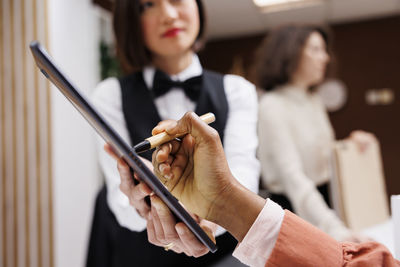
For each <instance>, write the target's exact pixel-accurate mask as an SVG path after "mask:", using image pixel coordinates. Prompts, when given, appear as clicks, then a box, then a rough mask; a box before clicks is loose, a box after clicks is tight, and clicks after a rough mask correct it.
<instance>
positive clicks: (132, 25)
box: [113, 0, 206, 73]
mask: <svg viewBox="0 0 400 267" xmlns="http://www.w3.org/2000/svg"><path fill="white" fill-rule="evenodd" d="M196 3H197V6H198V10H199V19H200V30H199V34H198V35H197V38H196V41H195V43H194V44H193V50H194V51H195V52H197V51H198V50H200V49H201V48H202V46H203V44H204V42H205V41H204V39H205V38H204V33H205V23H206V22H205V13H204V8H203V3H202V2H201V0H196ZM140 15H141V10H140V1H139V0H116V1H115V4H114V9H113V27H114V34H115V39H116V43H117V56H118V59H119V61H120V64H121V67H122V69H123V70H124V72H125V73H131V72H132V71H136V70H140V69H142V68H143V67H144V66H146V65H148V64H149V63H150V62H151V54H150V51H149V50H148V49H147V48H146V45H145V43H144V40H143V33H142V27H141V22H140Z"/></svg>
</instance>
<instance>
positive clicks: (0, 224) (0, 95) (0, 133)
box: [0, 2, 6, 266]
mask: <svg viewBox="0 0 400 267" xmlns="http://www.w3.org/2000/svg"><path fill="white" fill-rule="evenodd" d="M3 19H4V17H3V2H0V147H1V149H0V177H1V181H0V183H1V189H0V214H1V219H0V232H1V236H2V240H1V241H0V264H1V265H2V266H5V265H6V258H5V257H6V256H5V255H6V251H5V248H6V246H5V238H4V235H5V232H6V228H5V226H6V224H5V218H6V216H5V215H6V214H5V203H6V202H5V162H4V161H5V155H4V154H5V150H4V144H5V136H4V120H5V119H4V114H5V109H4V80H5V78H4V59H3V46H4V45H3V40H4V34H3V25H4V23H3Z"/></svg>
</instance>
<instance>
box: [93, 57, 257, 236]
mask: <svg viewBox="0 0 400 267" xmlns="http://www.w3.org/2000/svg"><path fill="white" fill-rule="evenodd" d="M202 72H203V69H202V67H201V64H200V61H199V59H198V57H197V55H194V56H193V59H192V63H191V64H190V66H189V67H188V68H186V69H185V70H183V71H182V72H181V73H179V74H177V75H173V76H171V79H172V80H180V81H184V80H186V79H189V78H191V77H194V76H198V75H200V74H201V73H202ZM154 74H155V69H154V67H146V68H144V70H143V76H144V81H145V83H146V85H147V87H148V88H149V90H151V88H152V84H153V77H154ZM223 83H224V89H225V94H226V97H227V101H228V106H229V111H228V117H227V122H226V127H225V131H224V140H223V141H224V149H225V154H226V157H227V161H228V164H229V167H230V169H231V171H232V173H233V175H234V176H235V177H236V178H237V179H238V181H240V182H241V183H242V184H243V185H244V186H245V187H247V188H248V189H250V190H251V191H253V192H257V191H258V184H259V174H260V166H259V162H258V160H257V158H256V149H257V145H258V139H257V129H256V128H257V95H256V90H255V86H254V85H253V84H251V83H250V82H248V81H246V80H245V79H244V78H242V77H239V76H236V75H225V76H224V78H223ZM91 100H92V101H93V103H94V105H95V106H96V107H97V108H98V110H99V111H100V113H101V114H102V115H103V116H104V117H105V119H106V120H107V122H108V123H110V125H111V126H112V127H113V128H114V129H115V130H116V132H118V133H119V134H120V136H121V137H122V138H123V139H124V140H125V141H126V142H127V143H128V144H130V145H134V144H131V142H130V138H129V132H128V129H127V126H126V122H125V119H124V114H123V111H122V100H121V88H120V84H119V81H118V80H117V79H116V78H109V79H106V80H104V81H103V82H101V83H100V84H99V85H98V86H97V88H96V89H95V90H94V92H93V94H92V97H91ZM155 105H156V107H157V110H158V113H159V114H160V116H161V119H163V120H165V119H174V120H178V119H180V118H181V117H182V116H183V115H184V114H185V113H186V112H187V111H194V110H195V108H196V104H195V103H194V102H192V101H191V100H190V99H189V98H188V97H186V95H185V94H184V92H183V90H181V89H179V88H172V89H171V90H170V91H168V93H166V94H164V95H162V96H160V97H158V98H156V99H155ZM199 115H201V114H199ZM138 116H140V115H139V114H138ZM217 119H218V118H217ZM154 126H156V125H154ZM103 145H104V141H103V140H102V139H100V138H98V149H99V152H98V154H99V162H100V165H101V168H102V170H103V173H104V176H105V179H106V185H107V201H108V205H109V207H110V209H111V210H112V212H113V213H114V214H115V216H116V218H117V220H118V222H119V223H120V225H122V226H124V227H126V228H128V229H130V230H132V231H143V230H144V229H145V228H146V220H145V219H143V218H142V217H141V216H140V215H139V214H138V213H137V212H136V210H135V208H134V207H132V206H130V205H129V200H128V198H127V197H126V196H125V195H124V194H123V193H122V192H121V191H120V189H119V184H120V177H119V174H118V171H117V168H116V162H115V160H113V159H112V158H111V157H110V156H108V155H107V154H106V153H105V152H104V151H103ZM222 232H223V230H221V229H219V230H218V231H217V235H218V234H220V233H222Z"/></svg>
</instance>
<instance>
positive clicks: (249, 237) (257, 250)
mask: <svg viewBox="0 0 400 267" xmlns="http://www.w3.org/2000/svg"><path fill="white" fill-rule="evenodd" d="M284 215H285V213H284V211H283V209H282V208H281V207H280V206H279V205H278V204H276V203H275V202H273V201H272V200H270V199H268V200H267V203H266V204H265V206H264V208H263V209H262V210H261V212H260V214H259V215H258V217H257V219H256V220H255V222H254V223H253V225H252V226H251V227H250V230H249V231H248V232H247V234H246V236H245V237H244V238H243V240H242V242H241V243H239V245H238V246H237V247H236V249H235V251H234V252H233V256H234V257H236V258H238V259H239V260H240V261H241V262H243V263H244V264H247V265H249V266H265V263H266V262H267V260H268V258H269V256H270V255H271V253H272V250H273V249H274V246H275V243H276V240H277V239H278V235H279V232H280V229H281V225H282V221H283V217H284Z"/></svg>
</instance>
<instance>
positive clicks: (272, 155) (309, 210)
mask: <svg viewBox="0 0 400 267" xmlns="http://www.w3.org/2000/svg"><path fill="white" fill-rule="evenodd" d="M258 134H259V140H260V147H259V150H258V156H259V159H260V162H261V166H262V170H261V173H262V182H263V184H264V185H265V186H266V187H267V188H268V190H269V191H271V192H273V193H278V194H282V193H283V194H285V195H286V196H287V197H288V198H289V200H290V202H291V204H292V205H293V207H294V209H295V211H296V213H297V214H298V215H299V216H300V217H302V218H304V219H305V220H307V221H309V222H310V223H312V224H313V225H315V226H317V227H318V228H320V229H321V230H323V231H324V232H326V233H328V234H330V235H331V236H333V237H334V238H336V239H338V240H342V239H343V238H346V237H348V236H349V234H350V232H349V230H348V229H347V228H346V227H345V226H344V224H343V223H342V221H341V220H340V219H339V218H338V217H337V216H336V214H335V213H334V212H333V210H331V209H330V208H329V207H328V206H327V204H326V203H325V201H324V199H323V198H322V195H321V194H320V193H319V191H318V190H317V188H316V186H318V185H321V184H323V183H326V182H328V181H329V179H330V177H331V165H330V164H331V163H330V162H331V158H330V157H331V153H332V150H331V148H332V144H333V141H334V133H333V130H332V126H331V124H330V122H329V118H328V116H327V113H326V111H325V108H324V107H323V104H322V102H321V100H320V98H319V97H318V95H317V94H313V93H309V92H307V91H305V90H303V89H301V88H296V87H292V86H284V87H281V88H277V89H275V90H274V91H272V92H268V93H266V94H264V95H263V96H262V97H261V100H260V103H259V125H258Z"/></svg>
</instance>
